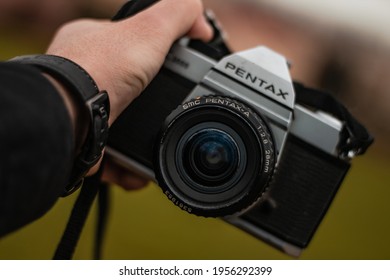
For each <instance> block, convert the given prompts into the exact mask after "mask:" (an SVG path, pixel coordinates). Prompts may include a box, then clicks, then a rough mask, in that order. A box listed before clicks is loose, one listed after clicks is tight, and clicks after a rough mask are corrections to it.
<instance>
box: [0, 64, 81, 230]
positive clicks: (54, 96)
mask: <svg viewBox="0 0 390 280" xmlns="http://www.w3.org/2000/svg"><path fill="white" fill-rule="evenodd" d="M0 83H1V85H2V86H1V88H0V92H1V94H0V119H1V125H0V139H1V145H0V154H1V155H2V156H1V159H0V236H2V235H4V234H6V233H8V232H10V231H12V230H15V229H17V228H18V227H20V226H23V225H25V224H27V223H29V222H31V221H33V220H35V219H37V218H39V217H40V216H42V215H43V214H44V213H45V212H46V211H47V210H49V209H50V208H51V207H52V205H53V204H54V203H55V201H56V200H57V199H58V197H59V196H60V195H61V194H62V192H63V191H64V186H65V185H66V183H67V179H68V176H69V172H70V168H71V166H72V162H73V156H74V141H73V130H74V129H73V127H72V122H71V120H70V117H69V116H70V114H69V113H68V110H67V108H66V106H65V105H64V101H63V99H62V98H61V96H60V94H59V92H58V90H56V88H55V87H54V86H53V85H52V84H51V83H50V82H49V81H48V79H47V78H45V77H44V76H42V74H41V73H40V72H39V71H37V70H35V69H34V68H32V67H28V66H21V65H15V64H0Z"/></svg>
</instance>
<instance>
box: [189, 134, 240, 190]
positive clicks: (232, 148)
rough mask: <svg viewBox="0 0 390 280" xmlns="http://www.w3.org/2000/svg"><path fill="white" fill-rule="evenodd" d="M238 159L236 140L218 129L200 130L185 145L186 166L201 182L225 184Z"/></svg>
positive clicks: (195, 178) (195, 179) (196, 179)
mask: <svg viewBox="0 0 390 280" xmlns="http://www.w3.org/2000/svg"><path fill="white" fill-rule="evenodd" d="M238 161H239V154H238V148H237V144H236V142H235V141H234V139H233V138H232V137H231V136H230V135H229V134H227V133H226V132H224V131H220V130H217V129H203V130H201V131H199V132H198V133H196V134H194V135H193V136H192V137H191V138H190V139H188V141H187V143H186V144H185V146H184V168H185V169H186V172H187V173H188V174H191V175H192V177H193V178H194V181H198V182H199V183H201V184H210V185H211V186H213V185H220V184H223V183H224V182H226V181H227V180H229V178H230V177H231V176H232V174H233V173H234V170H235V169H236V168H237V165H238Z"/></svg>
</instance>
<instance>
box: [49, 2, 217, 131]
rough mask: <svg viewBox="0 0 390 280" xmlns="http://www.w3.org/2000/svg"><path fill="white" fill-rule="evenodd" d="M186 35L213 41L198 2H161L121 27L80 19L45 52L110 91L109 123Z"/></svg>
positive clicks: (63, 30) (121, 24) (59, 34)
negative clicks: (71, 63)
mask: <svg viewBox="0 0 390 280" xmlns="http://www.w3.org/2000/svg"><path fill="white" fill-rule="evenodd" d="M185 34H187V35H188V36H190V37H192V38H198V39H203V40H209V39H211V37H212V29H211V27H210V26H209V25H208V24H207V22H206V20H205V18H204V17H203V7H202V3H201V1H200V0H184V1H175V0H162V1H159V2H158V3H157V4H155V5H154V6H153V7H151V8H149V9H147V10H145V11H143V12H141V13H139V14H138V15H136V16H134V17H131V18H129V19H126V20H122V21H120V22H110V21H106V20H77V21H75V22H72V23H69V24H67V25H65V26H63V27H62V28H61V29H60V30H59V31H58V33H57V35H56V36H55V38H54V40H53V42H52V43H51V45H50V46H49V48H48V50H47V53H48V54H53V55H58V56H63V57H66V58H68V59H70V60H73V61H74V62H76V63H77V64H79V65H80V66H81V67H83V68H84V69H85V70H86V71H87V72H88V73H89V74H90V75H91V76H92V78H93V79H94V80H95V81H96V83H97V85H98V87H99V88H100V89H102V90H103V89H104V90H107V91H108V94H109V98H110V103H111V113H110V124H111V123H112V122H114V121H115V119H116V118H117V117H118V115H119V114H120V113H121V112H122V111H123V110H124V109H125V108H126V107H127V106H128V105H129V104H130V103H131V101H133V100H134V98H136V97H137V96H138V95H139V94H140V93H141V92H142V90H143V89H144V88H145V87H146V86H147V85H148V84H149V82H150V81H151V80H152V79H153V77H154V76H155V75H156V74H157V72H158V70H159V69H160V67H161V65H162V63H163V61H164V59H165V57H166V55H167V53H168V51H169V49H170V47H171V45H172V44H173V42H174V41H175V40H177V39H178V38H179V37H181V36H183V35H185Z"/></svg>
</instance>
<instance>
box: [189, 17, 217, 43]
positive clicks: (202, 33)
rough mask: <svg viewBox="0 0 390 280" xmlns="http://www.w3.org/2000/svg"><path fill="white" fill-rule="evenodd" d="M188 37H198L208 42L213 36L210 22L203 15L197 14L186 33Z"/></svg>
mask: <svg viewBox="0 0 390 280" xmlns="http://www.w3.org/2000/svg"><path fill="white" fill-rule="evenodd" d="M187 35H188V36H189V37H191V38H193V39H200V40H203V41H205V42H208V41H210V40H211V39H212V37H213V29H212V28H211V26H210V24H209V23H208V22H207V20H206V18H205V17H204V15H201V16H199V17H198V18H197V19H196V21H195V23H194V25H193V26H192V28H191V30H190V31H189V32H188V34H187Z"/></svg>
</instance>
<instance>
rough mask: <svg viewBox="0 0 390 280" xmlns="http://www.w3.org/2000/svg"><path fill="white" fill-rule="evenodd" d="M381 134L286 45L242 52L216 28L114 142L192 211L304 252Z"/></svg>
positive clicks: (181, 48)
mask: <svg viewBox="0 0 390 280" xmlns="http://www.w3.org/2000/svg"><path fill="white" fill-rule="evenodd" d="M329 100H330V101H329ZM306 101H307V102H306ZM335 108H336V109H335ZM370 143H371V138H370V136H369V135H368V133H367V132H366V131H365V129H364V128H363V127H362V126H361V125H360V124H359V123H358V122H357V121H355V120H354V119H353V118H352V117H351V116H350V115H349V114H348V112H347V111H346V110H345V108H344V107H342V106H341V105H339V104H338V103H337V102H336V101H334V99H332V98H330V97H329V96H328V95H324V94H322V93H321V94H319V92H317V91H315V90H312V89H308V88H305V87H303V86H301V85H299V84H297V83H294V82H293V81H292V80H291V77H290V74H289V66H288V63H287V61H286V59H285V58H284V57H283V56H282V55H280V54H278V53H276V52H274V51H273V50H271V49H268V48H266V47H256V48H253V49H249V50H245V51H241V52H237V53H232V54H231V53H229V50H228V48H227V47H226V45H225V44H224V42H223V40H222V38H221V36H220V33H219V31H218V30H216V36H215V38H214V40H213V41H212V42H210V43H208V44H205V43H202V42H200V41H196V40H189V39H188V38H183V39H181V40H180V41H178V42H177V43H175V45H174V46H173V47H172V49H171V51H170V52H169V54H168V56H167V58H166V61H165V64H164V66H163V67H162V69H161V71H160V72H159V74H158V75H157V76H156V77H155V79H154V80H153V81H152V83H151V84H150V85H149V86H148V87H147V88H146V90H145V91H144V92H143V93H142V94H141V96H140V97H138V98H137V99H136V100H135V101H134V102H133V103H132V104H131V105H130V106H129V107H128V108H127V109H126V110H125V111H124V113H123V114H122V115H121V116H120V117H119V119H118V120H117V121H116V122H115V123H114V125H113V126H112V128H111V130H110V136H109V140H108V147H107V152H108V153H109V154H110V155H111V156H112V157H113V158H114V159H115V160H116V161H118V162H119V163H121V164H122V165H123V166H125V167H127V168H128V169H129V170H132V171H133V172H136V173H138V174H140V175H142V176H144V177H147V178H149V179H152V180H154V181H156V182H157V183H158V185H159V186H160V187H161V189H162V191H163V193H164V194H165V195H166V196H167V197H168V198H169V199H170V200H171V201H172V202H173V204H174V205H176V206H177V207H179V208H181V209H182V210H184V211H187V212H188V213H192V214H195V215H199V216H204V217H221V218H223V219H224V220H225V221H226V222H228V223H231V224H232V225H235V226H237V227H239V228H241V229H243V230H245V231H247V232H249V233H251V234H252V235H254V236H256V237H258V238H260V239H262V240H264V241H266V242H268V243H270V244H271V245H273V246H275V247H277V248H278V249H281V250H283V251H284V252H286V253H288V254H290V255H295V256H296V255H299V253H300V252H301V250H302V249H303V248H305V247H307V245H308V243H309V241H310V239H311V238H312V236H313V234H314V232H315V231H316V228H317V226H318V225H319V223H320V222H321V220H322V218H323V217H324V215H325V213H326V211H327V209H328V207H329V206H330V204H331V202H332V200H333V197H334V195H335V194H336V192H337V190H338V188H339V186H340V185H341V183H342V181H343V179H344V176H345V175H346V173H347V171H348V169H349V166H350V163H349V162H350V159H351V158H352V157H353V156H354V155H356V154H360V153H363V152H364V151H365V149H366V148H367V147H368V145H369V144H370Z"/></svg>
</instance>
